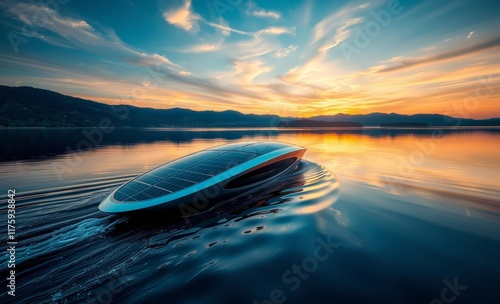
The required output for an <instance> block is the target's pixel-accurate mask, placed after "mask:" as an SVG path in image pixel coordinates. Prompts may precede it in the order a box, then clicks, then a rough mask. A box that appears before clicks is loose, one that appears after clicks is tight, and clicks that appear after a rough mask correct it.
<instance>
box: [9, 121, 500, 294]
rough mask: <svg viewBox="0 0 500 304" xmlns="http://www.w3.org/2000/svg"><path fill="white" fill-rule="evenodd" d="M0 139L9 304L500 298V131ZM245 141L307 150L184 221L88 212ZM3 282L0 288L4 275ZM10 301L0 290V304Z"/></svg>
mask: <svg viewBox="0 0 500 304" xmlns="http://www.w3.org/2000/svg"><path fill="white" fill-rule="evenodd" d="M0 139H1V144H0V153H1V154H0V163H1V166H0V184H1V185H2V189H1V191H2V193H0V196H1V201H2V202H3V203H2V204H1V208H0V209H1V211H2V213H3V214H5V213H7V200H8V197H7V194H8V193H7V192H8V189H13V190H14V189H15V201H16V225H15V230H16V231H15V233H16V234H15V240H16V241H17V244H16V254H15V260H16V261H15V264H16V268H15V270H16V298H15V300H16V301H15V302H16V303H73V302H75V303H145V302H149V303H159V302H162V303H165V302H168V303H263V304H269V303H433V304H437V303H452V302H455V303H498V299H499V298H500V295H499V293H498V290H497V288H498V287H499V286H500V260H499V257H500V157H499V156H500V154H499V153H500V129H499V128H468V129H466V128H441V129H380V128H365V129H341V130H340V129H325V130H311V129H285V130H277V129H115V130H113V131H112V132H110V133H105V134H103V133H99V132H97V130H96V129H0ZM247 140H272V141H280V142H287V143H291V144H295V145H300V146H303V147H305V148H307V152H306V154H305V157H304V160H303V161H302V163H301V164H300V165H299V167H298V168H297V169H296V170H294V171H292V172H289V173H287V174H286V175H284V176H281V177H279V178H278V179H277V180H275V181H273V182H272V183H270V184H269V185H266V186H265V187H264V188H260V189H256V190H255V191H250V192H249V193H246V194H245V195H243V196H241V197H238V198H235V199H232V200H228V201H225V202H221V203H220V206H218V208H217V209H215V210H210V211H209V212H204V213H202V214H200V215H199V216H197V217H195V218H193V219H192V220H190V221H189V222H188V221H185V220H182V219H178V220H171V219H166V218H164V217H163V216H162V215H161V214H158V215H156V216H153V215H151V216H135V217H134V216H120V215H111V214H106V213H103V212H100V211H99V210H98V208H97V206H98V204H99V202H100V201H101V200H102V199H103V198H104V197H105V196H106V195H108V194H109V193H110V192H111V191H113V190H114V189H116V187H118V186H119V185H121V184H122V183H124V182H125V181H127V180H129V179H130V178H133V177H134V176H136V175H138V174H141V173H143V172H145V171H147V170H150V169H153V168H155V167H157V166H159V165H161V164H164V163H166V162H168V161H170V160H173V159H176V158H178V157H181V156H183V155H186V154H189V153H192V152H196V151H199V150H202V149H205V148H208V147H212V146H215V145H220V144H225V143H231V142H239V141H247ZM2 218H3V219H4V220H5V221H6V216H3V217H2ZM4 225H5V226H6V223H5V224H4ZM5 226H4V227H5ZM4 231H5V232H4V233H5V234H4V235H5V236H4V238H5V239H6V238H7V231H6V229H5V228H4ZM5 239H4V240H5ZM5 256H7V255H5ZM0 270H1V273H2V277H4V278H5V277H7V276H8V274H7V270H8V269H7V263H6V262H2V264H1V266H0ZM6 282H7V280H6V281H4V284H3V287H2V288H6V287H5V285H7V283H6ZM4 290H7V289H4ZM12 299H13V297H10V296H8V295H7V294H6V291H3V292H2V295H1V297H0V302H2V303H7V302H9V301H12Z"/></svg>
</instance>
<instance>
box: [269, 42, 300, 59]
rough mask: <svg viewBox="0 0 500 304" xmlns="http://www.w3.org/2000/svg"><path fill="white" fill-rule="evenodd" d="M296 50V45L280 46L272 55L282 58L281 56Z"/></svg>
mask: <svg viewBox="0 0 500 304" xmlns="http://www.w3.org/2000/svg"><path fill="white" fill-rule="evenodd" d="M296 50H297V46H296V45H289V46H287V47H285V48H280V49H278V50H276V52H275V53H274V55H275V56H276V57H278V58H283V57H287V56H289V55H290V54H291V53H293V52H295V51H296Z"/></svg>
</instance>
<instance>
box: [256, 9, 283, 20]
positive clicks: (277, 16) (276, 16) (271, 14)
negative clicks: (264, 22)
mask: <svg viewBox="0 0 500 304" xmlns="http://www.w3.org/2000/svg"><path fill="white" fill-rule="evenodd" d="M252 16H255V17H265V18H273V19H280V18H281V14H280V13H279V12H276V11H266V10H265V9H261V8H258V9H255V10H253V11H252Z"/></svg>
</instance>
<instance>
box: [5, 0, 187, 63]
mask: <svg viewBox="0 0 500 304" xmlns="http://www.w3.org/2000/svg"><path fill="white" fill-rule="evenodd" d="M40 11H43V12H45V14H44V16H46V17H47V18H46V19H45V20H44V21H45V22H43V23H39V24H36V26H37V29H38V31H37V32H36V34H35V35H34V37H35V38H38V39H40V40H43V41H45V42H47V43H49V44H53V45H56V46H61V44H64V45H66V46H67V47H77V48H79V49H84V50H88V51H90V52H95V53H98V54H101V55H113V56H118V57H121V58H122V59H124V60H125V61H127V62H129V63H133V64H136V65H140V66H147V65H157V64H166V65H168V66H169V67H171V68H173V69H184V68H182V67H181V66H179V65H177V64H175V63H173V62H172V61H170V60H169V59H168V58H167V57H165V56H163V55H160V54H156V53H152V54H148V53H145V52H142V51H140V50H136V49H134V48H132V47H130V46H128V45H126V44H125V43H124V42H123V41H122V40H121V39H120V38H119V37H118V36H117V35H116V33H115V32H114V31H113V30H112V29H109V28H104V29H101V30H98V29H96V28H94V27H93V26H92V25H90V24H89V23H88V22H87V21H85V20H81V19H76V18H70V17H65V16H62V15H61V14H59V12H57V11H55V10H53V9H51V8H48V7H45V6H40V5H38V4H31V3H16V4H15V5H13V6H12V7H10V8H9V9H8V13H9V14H10V15H11V16H13V17H14V18H16V19H18V20H21V21H23V22H27V24H29V25H34V24H32V22H33V21H32V18H30V16H35V15H36V14H37V13H39V12H40Z"/></svg>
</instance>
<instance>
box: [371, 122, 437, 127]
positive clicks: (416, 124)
mask: <svg viewBox="0 0 500 304" xmlns="http://www.w3.org/2000/svg"><path fill="white" fill-rule="evenodd" d="M380 126H381V127H385V128H401V127H417V128H426V127H428V126H429V124H428V123H425V122H393V123H383V124H380Z"/></svg>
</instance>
